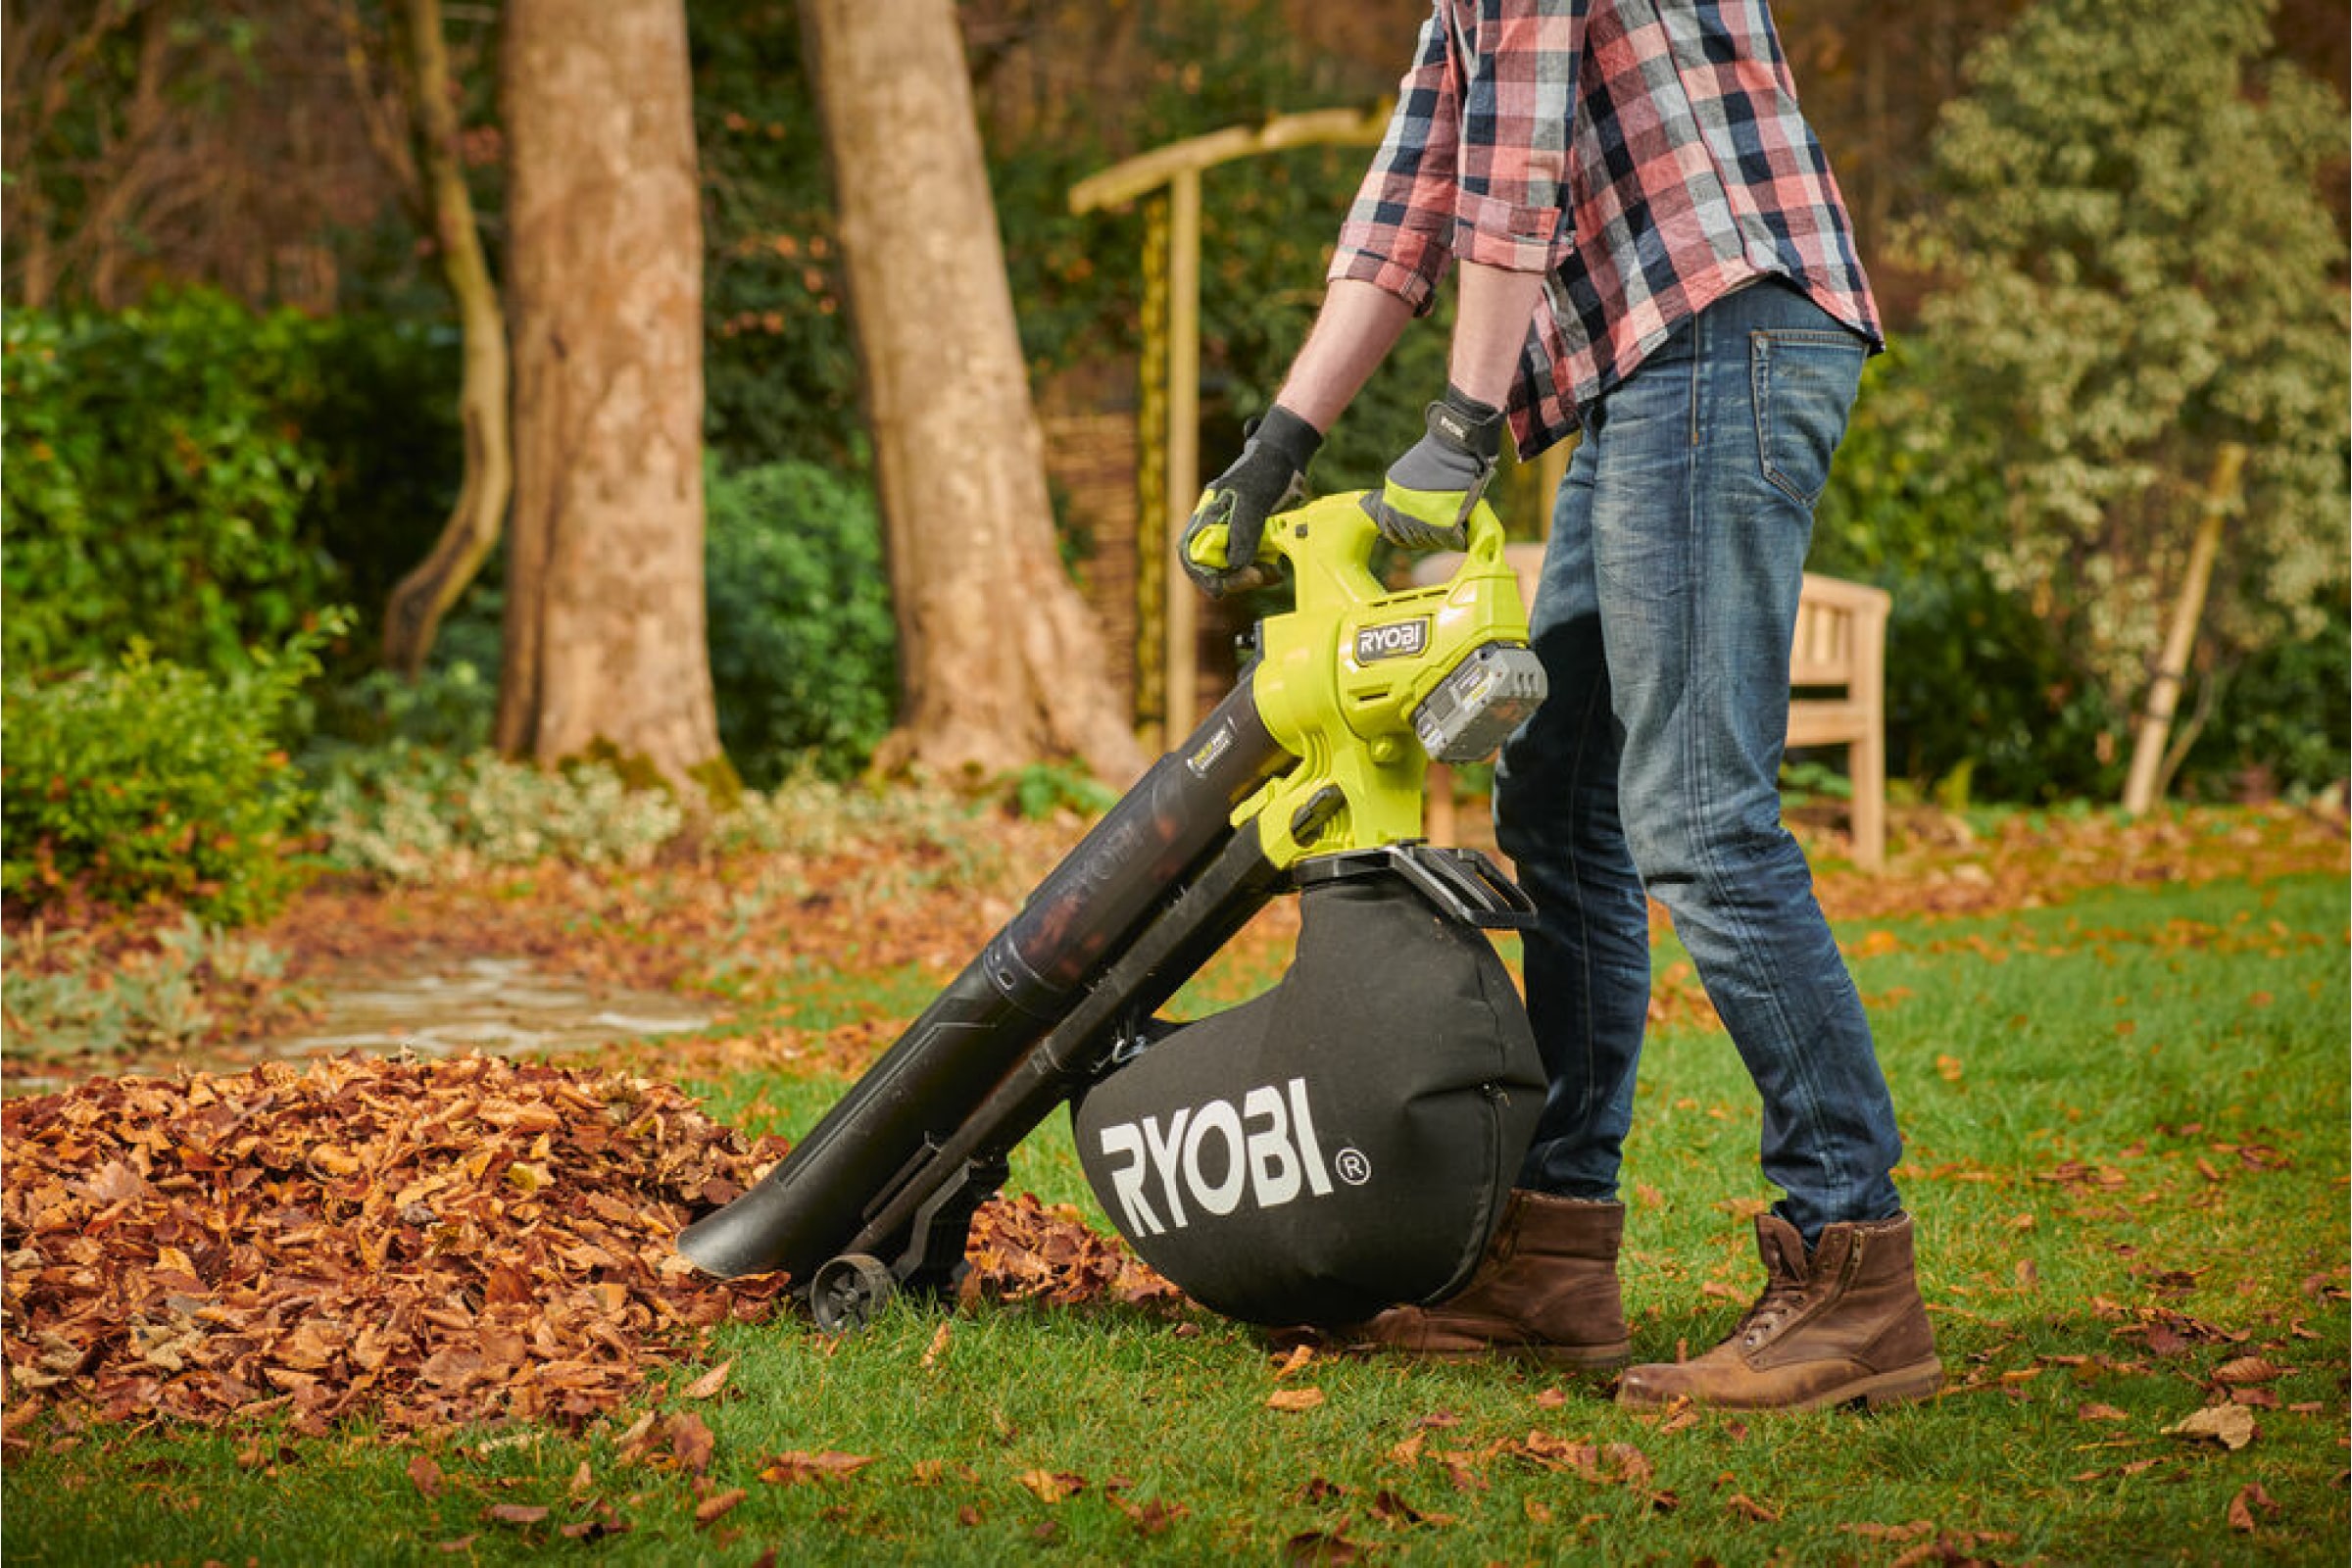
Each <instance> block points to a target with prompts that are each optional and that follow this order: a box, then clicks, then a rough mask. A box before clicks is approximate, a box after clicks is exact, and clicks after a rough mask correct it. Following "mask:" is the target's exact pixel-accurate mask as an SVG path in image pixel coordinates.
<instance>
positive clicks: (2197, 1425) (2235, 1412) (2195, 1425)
mask: <svg viewBox="0 0 2352 1568" xmlns="http://www.w3.org/2000/svg"><path fill="white" fill-rule="evenodd" d="M2260 1430H2261V1429H2260V1428H2258V1427H2256V1426H2255V1424H2254V1412H2253V1411H2251V1410H2249V1409H2247V1408H2246V1407H2245V1406H2244V1405H2242V1404H2209V1405H2206V1406H2205V1407H2204V1408H2202V1409H2199V1410H2192V1411H2190V1412H2189V1413H2188V1414H2187V1415H2186V1416H2184V1417H2182V1418H2181V1419H2180V1420H2179V1421H2177V1422H2175V1423H2173V1425H2171V1426H2169V1427H2166V1428H2165V1429H2164V1431H2165V1435H2166V1436H2167V1437H2175V1438H2186V1439H2188V1440H2189V1441H2191V1442H2213V1443H2218V1444H2220V1445H2221V1446H2223V1447H2225V1448H2230V1449H2237V1448H2242V1447H2244V1446H2246V1445H2247V1444H2249V1443H2252V1442H2253V1441H2254V1439H2255V1438H2256V1437H2257V1436H2259V1435H2260Z"/></svg>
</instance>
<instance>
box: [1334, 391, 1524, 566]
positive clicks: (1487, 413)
mask: <svg viewBox="0 0 2352 1568" xmlns="http://www.w3.org/2000/svg"><path fill="white" fill-rule="evenodd" d="M1501 450H1502V411H1501V410H1500V409H1497V408H1494V407H1492V406H1490V405H1488V404H1485V403H1479V402H1475V401H1473V400H1472V399H1470V398H1466V397H1464V396H1463V395H1462V394H1461V393H1460V392H1458V391H1456V390H1455V389H1454V388H1452V387H1450V386H1448V387H1447V388H1446V396H1445V398H1444V399H1443V400H1442V401H1440V402H1437V403H1432V404H1431V405H1430V406H1429V433H1428V434H1427V435H1425V436H1423V437H1422V438H1421V439H1420V440H1419V441H1417V442H1415V443H1414V444H1413V447H1412V449H1411V450H1410V451H1408V452H1406V453H1405V455H1404V456H1403V457H1401V458H1398V459H1397V461H1396V463H1395V464H1393V465H1392V466H1390V468H1389V480H1388V483H1387V485H1386V486H1384V487H1383V488H1382V490H1381V492H1380V493H1379V494H1378V495H1375V496H1368V497H1366V498H1365V500H1364V510H1365V511H1367V512H1369V513H1370V514H1371V515H1372V520H1373V521H1374V522H1375V523H1377V524H1378V525H1379V527H1380V532H1381V537H1382V538H1384V539H1386V540H1388V542H1389V543H1391V544H1393V545H1396V546H1397V547H1398V548H1399V549H1403V550H1461V549H1465V548H1467V547H1468V545H1469V543H1470V509H1471V508H1472V507H1474V506H1476V505H1478V498H1479V496H1480V495H1481V494H1482V493H1484V492H1485V490H1486V488H1487V480H1488V479H1490V478H1492V477H1493V476H1494V473H1495V456H1496V454H1498V453H1499V452H1501Z"/></svg>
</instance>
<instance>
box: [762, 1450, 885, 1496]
mask: <svg viewBox="0 0 2352 1568" xmlns="http://www.w3.org/2000/svg"><path fill="white" fill-rule="evenodd" d="M874 1458H875V1456H874V1455H873V1454H870V1453H843V1452H840V1451H839V1450H838V1449H832V1448H828V1449H826V1450H825V1451H824V1452H823V1453H804V1452H801V1451H800V1450H798V1449H795V1450H794V1451H792V1452H791V1453H779V1454H777V1455H776V1456H775V1457H774V1458H772V1459H770V1460H768V1461H767V1463H766V1464H764V1465H762V1466H761V1467H760V1480H762V1481H765V1482H767V1483H768V1484H769V1485H771V1486H779V1487H791V1486H798V1485H799V1484H800V1483H802V1482H804V1481H818V1480H838V1479H839V1478H841V1477H843V1476H851V1475H856V1474H857V1473H858V1471H860V1470H862V1469H864V1468H865V1467H866V1466H867V1465H869V1464H872V1463H873V1462H874Z"/></svg>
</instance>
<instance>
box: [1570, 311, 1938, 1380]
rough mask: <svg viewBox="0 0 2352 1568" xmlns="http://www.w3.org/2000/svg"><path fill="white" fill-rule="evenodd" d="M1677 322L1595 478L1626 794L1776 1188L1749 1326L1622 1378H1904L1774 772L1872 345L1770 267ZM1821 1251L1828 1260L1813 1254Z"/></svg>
mask: <svg viewBox="0 0 2352 1568" xmlns="http://www.w3.org/2000/svg"><path fill="white" fill-rule="evenodd" d="M1679 341H1687V345H1688V354H1687V355H1681V354H1678V355H1676V356H1673V357H1661V358H1659V359H1656V360H1653V361H1651V362H1649V363H1646V364H1645V365H1644V366H1643V367H1642V369H1641V370H1640V371H1638V372H1637V373H1636V374H1635V375H1634V376H1632V377H1629V378H1628V379H1627V380H1626V382H1625V383H1624V384H1623V385H1621V386H1620V387H1619V388H1617V389H1616V391H1615V392H1613V393H1612V394H1611V395H1610V397H1609V399H1608V400H1607V413H1606V418H1605V420H1604V421H1603V424H1602V428H1601V440H1600V443H1599V451H1598V461H1597V466H1596V471H1595V473H1594V478H1593V502H1592V531H1593V570H1594V581H1595V585H1596V597H1597V600H1598V603H1599V607H1600V621H1601V637H1602V644H1603V648H1604V650H1605V656H1606V662H1607V665H1608V671H1609V679H1610V683H1611V691H1612V695H1613V700H1614V704H1615V711H1616V713H1617V717H1618V719H1619V721H1620V723H1621V724H1622V726H1623V732H1624V741H1623V745H1624V757H1623V761H1622V766H1621V769H1620V773H1619V779H1618V784H1619V794H1620V799H1621V800H1622V802H1623V803H1624V815H1625V824H1626V832H1627V841H1628V843H1629V845H1630V847H1631V849H1632V852H1633V858H1634V862H1635V864H1636V865H1637V866H1639V867H1640V870H1641V873H1642V881H1643V884H1644V885H1645V886H1646V888H1647V889H1648V891H1649V893H1650V894H1651V895H1652V896H1654V897H1656V898H1657V899H1658V901H1659V902H1660V903H1662V904H1664V905H1665V906H1666V907H1667V909H1668V910H1669V911H1670V912H1671V913H1672V915H1673V917H1674V922H1675V930H1676V933H1677V935H1679V936H1680V937H1681V938H1682V941H1683V945H1684V946H1685V948H1687V949H1688V950H1689V951H1690V954H1691V959H1692V962H1693V963H1694V964H1695V966H1696V967H1697V969H1698V973H1699V976H1700V978H1701V980H1702V981H1703V982H1704V983H1705V985H1706V987H1707V993H1708V996H1709V997H1710V998H1711V999H1712V1001H1713V1002H1714V1004H1715V1008H1716V1011H1717V1012H1718V1013H1719V1014H1720V1015H1721V1016H1722V1018H1723V1021H1724V1025H1725V1027H1726V1028H1727V1029H1728V1030H1729V1031H1730V1033H1731V1036H1732V1040H1733V1043H1734V1044H1735V1045H1736V1046H1737V1048H1738V1049H1739V1051H1740V1057H1741V1059H1742V1060H1743V1061H1744V1062H1745V1064H1746V1066H1747V1069H1748V1072H1749V1074H1750V1076H1751V1077H1753V1078H1754V1080H1755V1083H1756V1087H1757V1090H1758V1092H1759V1094H1760V1095H1761V1097H1762V1100H1763V1108H1764V1125H1763V1149H1762V1154H1763V1165H1764V1172H1765V1174H1766V1176H1767V1177H1769V1178H1770V1179H1771V1180H1772V1181H1773V1182H1774V1183H1776V1184H1777V1185H1778V1186H1779V1187H1780V1188H1781V1189H1782V1191H1783V1193H1784V1195H1785V1196H1784V1197H1783V1198H1782V1199H1781V1201H1779V1202H1778V1203H1777V1204H1776V1205H1775V1211H1774V1213H1773V1214H1771V1215H1768V1216H1765V1219H1764V1221H1763V1222H1762V1224H1761V1225H1760V1228H1759V1245H1760V1246H1761V1247H1762V1249H1763V1251H1764V1254H1765V1261H1766V1267H1767V1273H1768V1276H1769V1283H1768V1285H1767V1289H1766V1292H1765V1296H1764V1298H1763V1299H1762V1300H1760V1301H1759V1302H1758V1303H1757V1306H1756V1308H1755V1309H1754V1310H1752V1311H1751V1312H1750V1313H1749V1315H1748V1318H1747V1320H1746V1321H1745V1322H1743V1323H1742V1325H1741V1328H1740V1334H1738V1335H1736V1336H1735V1337H1734V1340H1733V1342H1732V1343H1731V1344H1730V1345H1727V1346H1726V1347H1724V1348H1722V1349H1720V1350H1719V1351H1718V1352H1716V1353H1715V1354H1714V1355H1711V1356H1709V1357H1704V1358H1701V1360H1700V1361H1698V1362H1693V1363H1691V1364H1690V1365H1689V1367H1664V1368H1659V1367H1646V1368H1636V1369H1634V1370H1633V1371H1631V1372H1629V1373H1627V1375H1626V1378H1625V1381H1624V1384H1623V1385H1622V1386H1621V1390H1620V1397H1625V1398H1628V1399H1632V1400H1636V1401H1638V1402H1650V1401H1655V1400H1659V1399H1663V1398H1669V1397H1680V1396H1688V1397H1693V1398H1697V1399H1700V1400H1702V1401H1707V1402H1719V1403H1747V1404H1789V1403H1809V1402H1841V1401H1842V1400H1844V1399H1846V1398H1849V1397H1851V1398H1872V1399H1877V1398H1881V1397H1887V1398H1899V1397H1913V1396H1915V1395H1916V1394H1918V1393H1922V1392H1925V1391H1926V1390H1927V1389H1932V1388H1933V1387H1934V1385H1935V1380H1936V1377H1937V1376H1938V1373H1937V1371H1936V1362H1935V1359H1934V1352H1933V1341H1932V1337H1931V1336H1930V1335H1929V1334H1928V1325H1927V1318H1926V1314H1925V1312H1924V1310H1923V1309H1922V1308H1921V1307H1920V1305H1919V1300H1918V1294H1917V1289H1916V1286H1915V1285H1914V1284H1913V1276H1912V1263H1911V1250H1910V1243H1911V1235H1910V1228H1909V1221H1908V1219H1907V1218H1904V1217H1902V1216H1901V1203H1900V1200H1899V1199H1898V1197H1897V1196H1896V1193H1895V1189H1894V1185H1893V1181H1892V1179H1891V1175H1890V1172H1891V1171H1892V1169H1893V1166H1894V1163H1895V1161H1896V1159H1897V1158H1898V1157H1899V1155H1900V1152H1901V1143H1900V1140H1899V1138H1898V1137H1897V1135H1896V1131H1895V1123H1894V1112H1893V1106H1892V1103H1891V1101H1890V1100H1889V1098H1888V1096H1887V1084H1886V1079H1885V1077H1884V1075H1883V1074H1882V1073H1881V1072H1880V1069H1879V1064H1878V1058H1877V1055H1876V1054H1875V1052H1874V1051H1873V1048H1872V1044H1871V1038H1870V1026H1869V1023H1868V1020H1867V1019H1866V1018H1865V1016H1864V1014H1863V1011H1862V1005H1861V999H1860V996H1859V995H1858V994H1857V992H1856V991H1855V989H1854V983H1853V979H1852V977H1851V975H1850V974H1849V973H1848V972H1847V970H1846V968H1845V963H1844V960H1843V957H1842V956H1840V955H1839V953H1838V947H1837V943H1836V942H1835V940H1834V939H1833V938H1832V936H1831V934H1830V929H1829V924H1828V921H1827V920H1826V919H1824V918H1823V916H1822V912H1821V908H1820V906H1819V904H1818V903H1817V902H1816V901H1815V899H1814V896H1813V884H1812V873H1811V870H1810V868H1809V867H1808V866H1807V865H1806V863H1805V859H1804V855H1803V853H1802V852H1801V851H1800V850H1799V849H1798V848H1797V845H1796V842H1795V840H1794V839H1792V838H1791V837H1790V836H1789V832H1788V830H1787V828H1786V827H1785V826H1784V825H1783V823H1782V820H1781V802H1780V790H1779V771H1780V762H1781V754H1782V750H1783V744H1784V741H1785V738H1786V734H1787V725H1788V707H1789V643H1790V639H1791V637H1792V636H1793V633H1794V628H1795V616H1796V605H1797V597H1798V592H1799V589H1800V587H1801V579H1802V572H1803V564H1804V556H1805V550H1806V547H1807V545H1808V544H1809V543H1810V539H1811V533H1812V508H1813V503H1814V501H1815V500H1816V498H1817V497H1818V496H1819V494H1820V491H1821V487H1822V485H1823V484H1824V482H1825V481H1826V479H1827V477H1828V473H1829V462H1830V457H1831V454H1832V453H1833V452H1834V451H1835V450H1836V447H1837V444H1838V438H1839V436H1840V435H1841V434H1842V432H1843V429H1844V423H1845V417H1846V414H1847V411H1848V409H1849V408H1850V406H1851V403H1852V400H1853V395H1854V389H1855V385H1856V381H1857V378H1858V376H1859V374H1860V371H1861V367H1862V360H1863V346H1862V343H1861V341H1860V339H1858V338H1856V337H1854V336H1853V335H1852V334H1850V333H1848V332H1846V331H1845V330H1844V328H1842V327H1840V326H1838V324H1837V323H1836V322H1835V321H1833V320H1832V319H1830V318H1828V317H1827V316H1826V315H1824V314H1823V313H1822V312H1821V311H1820V310H1819V309H1818V308H1816V307H1815V306H1813V305H1812V304H1811V302H1810V301H1808V300H1806V299H1805V298H1804V297H1803V296H1802V295H1801V294H1799V293H1797V292H1795V291H1794V290H1792V289H1789V288H1787V287H1785V286H1782V285H1780V284H1777V283H1763V284H1758V285H1756V286H1753V287H1750V288H1747V289H1744V290H1742V291H1740V293H1737V294H1734V295H1732V296H1731V297H1730V298H1728V299H1726V300H1723V301H1720V302H1718V303H1717V304H1716V305H1715V306H1713V307H1711V308H1710V309H1709V310H1707V311H1706V312H1704V313H1702V314H1701V316H1700V317H1699V318H1698V319H1696V320H1695V321H1693V322H1692V323H1691V326H1690V327H1689V328H1688V329H1687V331H1686V332H1685V333H1684V334H1682V338H1681V339H1680V340H1679ZM1531 984H1532V980H1531ZM1817 1251H1818V1254H1819V1257H1818V1260H1819V1261H1821V1262H1823V1263H1825V1264H1827V1263H1829V1262H1830V1260H1831V1259H1833V1258H1835V1260H1836V1263H1835V1267H1831V1268H1828V1269H1826V1270H1824V1271H1820V1272H1817V1271H1816V1270H1815V1268H1814V1264H1815V1262H1816V1261H1817V1257H1816V1253H1817ZM1849 1288H1850V1289H1851V1294H1850V1295H1847V1294H1846V1293H1847V1292H1848V1290H1849ZM1799 1306H1801V1307H1802V1308H1803V1309H1802V1310H1797V1308H1798V1307H1799Z"/></svg>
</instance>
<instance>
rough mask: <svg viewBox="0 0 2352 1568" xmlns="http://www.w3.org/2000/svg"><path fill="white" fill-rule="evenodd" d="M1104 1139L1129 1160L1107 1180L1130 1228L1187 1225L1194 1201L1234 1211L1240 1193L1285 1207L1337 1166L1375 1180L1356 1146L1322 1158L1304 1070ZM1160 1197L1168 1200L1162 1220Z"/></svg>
mask: <svg viewBox="0 0 2352 1568" xmlns="http://www.w3.org/2000/svg"><path fill="white" fill-rule="evenodd" d="M1102 1138H1103V1154H1104V1155H1105V1156H1106V1157H1111V1158H1118V1157H1121V1156H1123V1157H1124V1158H1125V1161H1126V1162H1125V1163H1124V1164H1122V1165H1120V1166H1118V1167H1116V1168H1115V1169H1113V1170H1112V1171H1111V1173H1110V1188H1111V1191H1112V1192H1113V1193H1115V1194H1117V1195H1118V1200H1119V1207H1120V1208H1121V1209H1123V1210H1125V1212H1126V1219H1127V1234H1128V1235H1130V1236H1157V1235H1159V1234H1161V1233H1162V1232H1164V1231H1167V1230H1170V1229H1175V1230H1182V1229H1184V1228H1185V1226H1187V1225H1188V1224H1190V1223H1191V1221H1190V1220H1189V1219H1188V1218H1187V1215H1186V1209H1185V1204H1186V1202H1187V1201H1188V1200H1189V1201H1191V1202H1192V1203H1193V1204H1195V1205H1197V1206H1198V1207H1200V1208H1201V1209H1203V1210H1205V1211H1206V1212H1208V1213H1210V1214H1230V1213H1232V1212H1233V1211H1234V1210H1235V1209H1237V1208H1239V1207H1241V1204H1242V1199H1243V1198H1244V1196H1247V1197H1249V1199H1250V1201H1251V1202H1253V1203H1254V1204H1256V1206H1257V1207H1259V1208H1276V1207H1279V1206H1280V1205H1282V1204H1284V1203H1287V1202H1289V1201H1292V1200H1293V1199H1295V1198H1297V1197H1299V1194H1300V1193H1302V1192H1303V1193H1309V1194H1312V1195H1313V1196H1314V1197H1316V1198H1324V1197H1328V1196H1329V1195H1330V1193H1331V1190H1332V1186H1331V1181H1332V1173H1333V1170H1334V1168H1335V1167H1336V1168H1337V1170H1338V1172H1339V1177H1340V1180H1341V1181H1343V1182H1345V1183H1347V1184H1348V1186H1350V1187H1360V1186H1362V1185H1363V1184H1364V1183H1365V1182H1368V1181H1370V1180H1371V1179H1372V1163H1371V1161H1370V1160H1368V1159H1366V1158H1365V1157H1364V1156H1363V1153H1362V1152H1360V1151H1358V1150H1354V1149H1343V1150H1341V1151H1340V1152H1339V1155H1338V1157H1337V1158H1336V1159H1334V1160H1329V1161H1327V1160H1325V1159H1324V1157H1323V1146H1322V1144H1321V1143H1319V1142H1317V1140H1316V1138H1315V1118H1314V1113H1313V1112H1312V1111H1310V1110H1309V1109H1308V1108H1307V1103H1306V1080H1305V1079H1303V1078H1294V1079H1292V1080H1291V1081H1290V1082H1289V1083H1288V1084H1286V1085H1284V1086H1283V1088H1282V1089H1279V1090H1278V1089H1276V1088H1274V1087H1273V1086H1272V1085H1270V1084H1269V1085H1265V1086H1263V1087H1261V1088H1257V1089H1252V1090H1250V1092H1249V1093H1248V1094H1246V1095H1244V1096H1243V1097H1242V1104H1241V1108H1240V1109H1239V1110H1236V1109H1235V1108H1234V1106H1233V1103H1232V1102H1231V1101H1227V1100H1212V1101H1210V1102H1209V1103H1207V1104H1205V1105H1187V1106H1185V1107H1183V1108H1182V1109H1180V1110H1178V1111H1176V1112H1175V1113H1174V1114H1173V1115H1171V1116H1170V1117H1169V1118H1168V1121H1167V1125H1166V1126H1165V1127H1162V1126H1161V1125H1160V1119H1159V1118H1158V1117H1157V1116H1146V1117H1145V1118H1144V1119H1143V1120H1142V1121H1140V1122H1132V1121H1123V1122H1114V1123H1112V1124H1111V1125H1110V1126H1108V1127H1105V1128H1103V1134H1102ZM1147 1184H1149V1185H1150V1189H1151V1190H1150V1192H1147V1190H1146V1188H1147ZM1154 1198H1156V1200H1157V1201H1158V1202H1159V1203H1160V1204H1161V1205H1162V1206H1164V1208H1165V1209H1166V1212H1167V1218H1166V1219H1165V1220H1164V1221H1163V1220H1162V1219H1161V1218H1160V1210H1159V1209H1156V1208H1154V1207H1153V1206H1152V1201H1153V1200H1154Z"/></svg>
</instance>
